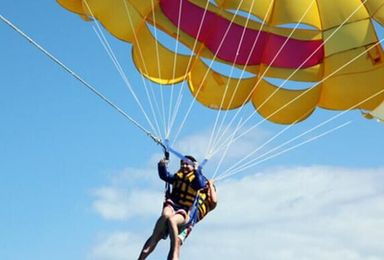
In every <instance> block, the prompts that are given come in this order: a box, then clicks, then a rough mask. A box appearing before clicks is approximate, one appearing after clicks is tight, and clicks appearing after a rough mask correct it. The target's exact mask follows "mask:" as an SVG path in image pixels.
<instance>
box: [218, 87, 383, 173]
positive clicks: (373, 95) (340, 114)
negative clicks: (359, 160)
mask: <svg viewBox="0 0 384 260" xmlns="http://www.w3.org/2000/svg"><path fill="white" fill-rule="evenodd" d="M382 93H384V89H383V90H380V91H378V92H376V93H374V94H372V95H371V96H369V97H367V98H365V99H364V100H362V101H360V102H359V103H358V104H355V105H354V106H353V107H351V108H349V109H347V110H345V111H342V112H339V113H337V114H336V115H335V116H333V117H331V118H329V119H328V120H326V121H324V122H322V123H320V124H318V125H316V126H314V127H313V128H311V129H309V130H307V131H305V132H303V133H302V134H300V135H298V136H296V137H294V138H292V139H291V140H288V141H286V142H285V143H283V144H281V145H279V146H278V147H275V148H273V149H272V150H271V151H268V152H266V154H268V153H270V152H272V151H274V150H276V149H280V148H281V147H283V146H285V145H287V144H289V143H291V142H293V141H295V140H296V139H298V138H300V137H302V136H304V135H306V134H308V133H310V132H312V131H314V130H316V129H318V128H319V127H321V126H323V125H325V124H327V123H329V122H331V121H333V120H335V119H336V118H338V117H340V116H342V115H344V114H345V113H347V112H349V111H350V110H352V109H353V108H354V107H356V106H359V105H361V104H363V103H364V102H366V101H368V100H370V99H372V98H374V97H376V96H378V95H380V94H382ZM263 156H264V155H263ZM259 157H260V156H259ZM259 157H258V158H259ZM253 160H255V159H253ZM248 163H249V162H247V163H245V165H246V164H248ZM241 167H242V166H239V167H238V168H241ZM233 168H234V167H230V168H229V169H227V170H226V171H225V172H230V171H233ZM223 174H224V173H223Z"/></svg>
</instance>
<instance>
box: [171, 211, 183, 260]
mask: <svg viewBox="0 0 384 260" xmlns="http://www.w3.org/2000/svg"><path fill="white" fill-rule="evenodd" d="M185 222H186V219H185V218H184V216H182V215H180V214H176V215H174V216H173V217H171V218H170V219H169V220H168V224H169V237H170V239H171V246H170V249H169V253H168V260H178V259H179V250H176V247H177V242H178V239H177V235H178V234H179V226H181V225H182V224H184V223H185Z"/></svg>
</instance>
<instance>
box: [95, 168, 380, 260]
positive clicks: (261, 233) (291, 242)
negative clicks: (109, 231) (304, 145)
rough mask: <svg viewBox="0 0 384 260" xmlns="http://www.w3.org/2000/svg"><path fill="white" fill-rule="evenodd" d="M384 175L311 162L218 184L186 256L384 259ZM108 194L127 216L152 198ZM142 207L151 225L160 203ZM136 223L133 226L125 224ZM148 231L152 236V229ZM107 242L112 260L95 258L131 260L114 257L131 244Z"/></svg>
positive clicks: (140, 238)
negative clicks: (130, 208) (216, 196)
mask: <svg viewBox="0 0 384 260" xmlns="http://www.w3.org/2000/svg"><path fill="white" fill-rule="evenodd" d="M383 179H384V169H376V170H374V169H371V170H370V169H343V168H337V167H325V166H312V167H296V168H289V169H286V168H281V169H279V168H275V169H269V170H266V171H264V172H259V173H257V174H254V175H248V176H247V177H243V178H241V179H228V180H226V181H224V182H221V183H217V188H218V192H219V205H218V207H217V209H216V210H215V211H214V212H212V213H211V214H210V215H209V216H208V217H207V218H206V219H205V220H204V221H203V222H201V223H199V224H198V225H197V226H196V227H195V229H194V231H193V232H192V234H191V237H190V238H189V239H188V240H187V242H186V244H185V245H184V246H183V248H182V259H193V258H199V257H201V255H202V254H203V255H204V258H206V259H212V260H214V259H272V260H273V259H284V260H286V259H288V260H289V259H295V260H296V259H314V260H316V259H337V260H338V259H343V260H344V259H346V260H349V259H350V260H355V259H364V260H365V259H372V260H376V259H377V260H378V259H384V248H383V247H382V241H384V188H383V187H384V186H383V185H382V184H383V181H382V180H383ZM112 190H113V188H112ZM109 192H111V191H108V189H107V190H106V191H105V194H103V195H100V196H101V197H103V198H104V199H105V202H106V205H107V204H108V199H106V198H109V200H110V201H111V202H114V203H111V205H112V206H114V207H115V209H114V210H115V211H116V212H120V213H116V215H119V214H121V216H125V217H127V216H129V213H121V212H125V211H124V208H125V207H126V206H125V205H128V204H130V203H132V204H131V205H134V207H136V206H137V205H138V204H136V202H135V201H137V200H140V197H143V198H144V199H143V200H147V199H149V197H147V199H145V196H146V195H148V194H150V193H151V192H150V191H144V192H148V193H147V194H139V193H136V194H137V197H135V196H136V195H134V193H127V194H125V195H122V194H120V195H119V194H117V195H116V194H114V193H113V192H111V193H110V194H109ZM153 195H154V196H156V195H155V194H153ZM124 196H126V197H124ZM133 198H135V199H133ZM159 203H161V202H159ZM111 205H110V206H111ZM118 209H120V210H121V211H119V210H118ZM125 210H127V209H125ZM140 210H142V211H143V212H145V214H152V216H153V218H151V219H150V220H148V223H146V224H144V225H143V226H145V227H152V226H153V225H154V223H153V221H154V219H155V215H154V214H159V207H158V205H153V208H152V209H151V206H148V207H146V206H145V207H144V208H137V212H136V213H135V214H136V215H139V214H140V212H139V211H140ZM110 211H111V212H112V211H113V210H112V209H110ZM100 212H102V211H100ZM124 214H125V215H124ZM131 214H133V213H131ZM134 225H135V223H129V224H128V228H127V229H128V230H131V229H130V228H129V226H132V227H133V226H134ZM135 232H136V233H137V237H134V238H132V242H131V243H136V244H139V245H137V246H136V247H135V249H132V250H136V252H135V254H134V255H135V257H136V256H137V254H138V250H140V248H141V245H142V243H144V241H145V239H146V237H144V236H143V234H142V233H141V232H138V231H135ZM143 232H144V231H143ZM144 233H145V235H148V229H146V231H145V232H144ZM139 234H140V235H139ZM110 239H111V238H108V239H107V238H106V239H105V240H104V242H103V241H102V242H100V244H99V245H98V246H96V247H95V252H101V251H103V252H104V254H106V255H108V252H110V256H111V258H98V259H134V258H129V257H125V256H124V257H125V258H124V257H122V258H119V257H120V256H119V255H116V257H115V258H113V255H114V254H115V253H116V254H117V253H118V252H123V251H124V250H125V249H126V250H127V248H130V244H129V243H112V242H111V240H110ZM135 239H137V240H135ZM118 241H121V240H118ZM167 243H168V242H167ZM167 243H163V244H165V245H167ZM106 245H109V246H106ZM112 245H113V246H112ZM100 250H101V251H100ZM157 250H158V251H157V253H156V254H157V255H159V256H160V259H161V258H165V256H166V254H167V248H166V247H164V248H158V249H157ZM114 252H115V253H114ZM124 252H125V251H124Z"/></svg>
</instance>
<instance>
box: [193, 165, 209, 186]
mask: <svg viewBox="0 0 384 260" xmlns="http://www.w3.org/2000/svg"><path fill="white" fill-rule="evenodd" d="M194 168H195V175H196V179H197V185H198V187H197V189H198V190H199V189H202V188H204V187H205V185H206V183H207V178H205V177H204V175H203V173H202V171H201V167H200V166H199V164H198V163H197V162H196V163H195V164H194Z"/></svg>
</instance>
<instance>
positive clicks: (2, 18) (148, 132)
mask: <svg viewBox="0 0 384 260" xmlns="http://www.w3.org/2000/svg"><path fill="white" fill-rule="evenodd" d="M0 20H2V21H3V22H4V23H6V24H7V25H8V26H10V27H11V28H12V29H13V30H15V31H16V32H17V33H19V34H20V35H21V36H22V37H24V38H25V39H27V40H28V41H29V42H30V43H31V44H32V45H34V46H35V47H36V48H37V49H39V50H40V51H41V52H42V53H44V54H45V55H46V56H47V57H48V58H50V59H51V60H52V61H53V62H55V63H56V64H58V65H59V66H60V67H62V68H63V69H64V70H65V71H67V72H68V73H69V74H70V75H72V76H73V77H74V78H75V79H77V80H78V81H80V82H81V83H82V84H83V86H85V87H86V88H88V89H89V90H90V91H91V92H92V93H94V94H95V95H96V96H98V97H99V98H100V99H101V100H103V101H104V102H106V103H107V104H108V105H110V106H111V107H112V108H114V109H115V110H116V111H117V112H119V113H120V114H121V115H123V116H124V117H125V118H126V119H128V121H130V122H131V123H132V124H133V125H134V126H136V127H137V128H138V129H140V130H141V131H143V132H144V133H145V134H146V135H148V136H149V137H151V138H152V139H153V140H154V141H155V142H157V143H159V142H160V140H159V138H158V137H156V136H154V135H153V134H152V133H151V132H150V131H148V130H147V129H146V128H145V127H143V126H142V125H141V124H140V123H138V122H137V121H136V120H135V119H133V118H132V117H131V116H129V115H128V114H127V113H126V112H125V111H124V110H122V109H121V108H120V107H118V106H117V105H115V104H114V103H113V102H112V101H111V100H109V99H108V98H107V97H106V96H104V95H103V94H102V93H100V92H99V91H98V90H97V89H96V88H95V87H93V86H92V85H91V84H89V83H88V82H86V81H85V80H84V79H82V78H81V77H80V76H79V75H78V74H77V73H75V72H74V71H73V70H72V69H70V68H69V67H68V66H66V65H65V64H64V63H63V62H61V61H60V60H59V59H57V58H56V57H55V56H54V55H52V54H51V53H49V52H48V51H47V50H46V49H44V48H43V47H42V46H41V45H40V44H38V43H37V42H36V41H34V40H33V39H32V38H31V37H29V36H28V35H27V34H25V33H24V32H23V31H21V30H20V29H19V28H18V27H17V26H16V25H14V24H13V23H12V22H10V21H9V20H8V19H6V18H5V17H4V16H2V15H1V14H0Z"/></svg>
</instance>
